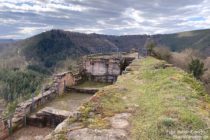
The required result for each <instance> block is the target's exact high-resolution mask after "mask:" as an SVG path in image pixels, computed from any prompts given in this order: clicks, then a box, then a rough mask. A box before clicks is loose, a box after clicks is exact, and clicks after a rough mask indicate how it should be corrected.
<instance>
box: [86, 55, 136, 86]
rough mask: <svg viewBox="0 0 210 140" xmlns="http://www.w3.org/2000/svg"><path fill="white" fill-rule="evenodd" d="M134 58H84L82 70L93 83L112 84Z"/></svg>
mask: <svg viewBox="0 0 210 140" xmlns="http://www.w3.org/2000/svg"><path fill="white" fill-rule="evenodd" d="M135 58H136V57H135V56H126V55H125V56H121V57H112V56H109V57H97V56H95V57H85V58H84V59H83V68H84V69H85V71H86V75H87V78H88V79H89V80H92V81H95V82H105V83H113V82H115V81H116V80H117V77H118V76H119V75H120V74H121V73H122V71H123V70H125V68H126V67H127V66H128V65H129V64H130V63H131V62H132V61H133V60H134V59H135Z"/></svg>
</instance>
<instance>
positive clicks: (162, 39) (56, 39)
mask: <svg viewBox="0 0 210 140" xmlns="http://www.w3.org/2000/svg"><path fill="white" fill-rule="evenodd" d="M148 39H152V40H154V41H155V42H156V43H157V44H158V46H167V47H169V48H170V49H171V50H172V51H181V50H183V49H185V48H195V49H199V50H200V51H201V52H203V53H204V54H205V55H210V51H209V50H210V29H205V30H195V31H187V32H180V33H173V34H157V35H122V36H115V35H103V34H95V33H92V34H85V33H78V32H70V31H63V30H50V31H46V32H43V33H40V34H38V35H35V36H32V37H30V38H27V39H23V40H17V41H14V40H11V39H10V40H7V41H5V40H0V42H3V43H0V57H1V56H5V53H13V54H12V56H15V53H17V52H18V54H19V55H21V56H24V57H25V58H26V60H27V61H28V62H32V63H38V64H41V65H43V66H45V67H48V68H50V67H53V66H54V65H56V63H57V62H58V61H62V60H65V59H66V58H67V57H72V58H74V57H77V56H82V55H86V54H91V53H106V52H116V51H121V52H128V51H130V50H131V49H139V48H142V47H144V44H145V42H146V41H147V40H148ZM14 50H16V51H14ZM17 50H18V51H17Z"/></svg>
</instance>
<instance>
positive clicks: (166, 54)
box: [154, 46, 171, 61]
mask: <svg viewBox="0 0 210 140" xmlns="http://www.w3.org/2000/svg"><path fill="white" fill-rule="evenodd" d="M154 55H155V57H156V58H158V59H163V60H166V61H169V59H170V57H171V51H170V49H169V48H168V47H164V46H161V47H156V48H154Z"/></svg>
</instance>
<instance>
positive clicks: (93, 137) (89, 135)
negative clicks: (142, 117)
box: [68, 128, 128, 140]
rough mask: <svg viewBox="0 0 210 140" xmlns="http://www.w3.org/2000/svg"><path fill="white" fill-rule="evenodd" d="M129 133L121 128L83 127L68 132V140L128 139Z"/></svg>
mask: <svg viewBox="0 0 210 140" xmlns="http://www.w3.org/2000/svg"><path fill="white" fill-rule="evenodd" d="M127 136H128V134H127V132H126V131H125V130H121V129H100V130H99V129H89V128H83V129H79V130H75V131H71V132H69V133H68V140H127V139H128V138H127Z"/></svg>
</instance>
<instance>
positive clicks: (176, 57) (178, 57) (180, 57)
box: [169, 48, 201, 71]
mask: <svg viewBox="0 0 210 140" xmlns="http://www.w3.org/2000/svg"><path fill="white" fill-rule="evenodd" d="M198 58H201V55H200V52H199V51H198V50H195V49H191V48H190V49H185V50H183V51H182V52H179V53H178V52H173V53H171V57H170V60H169V61H170V63H172V64H174V65H175V66H177V67H179V68H181V69H183V70H185V71H188V66H189V63H191V61H192V59H198Z"/></svg>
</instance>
